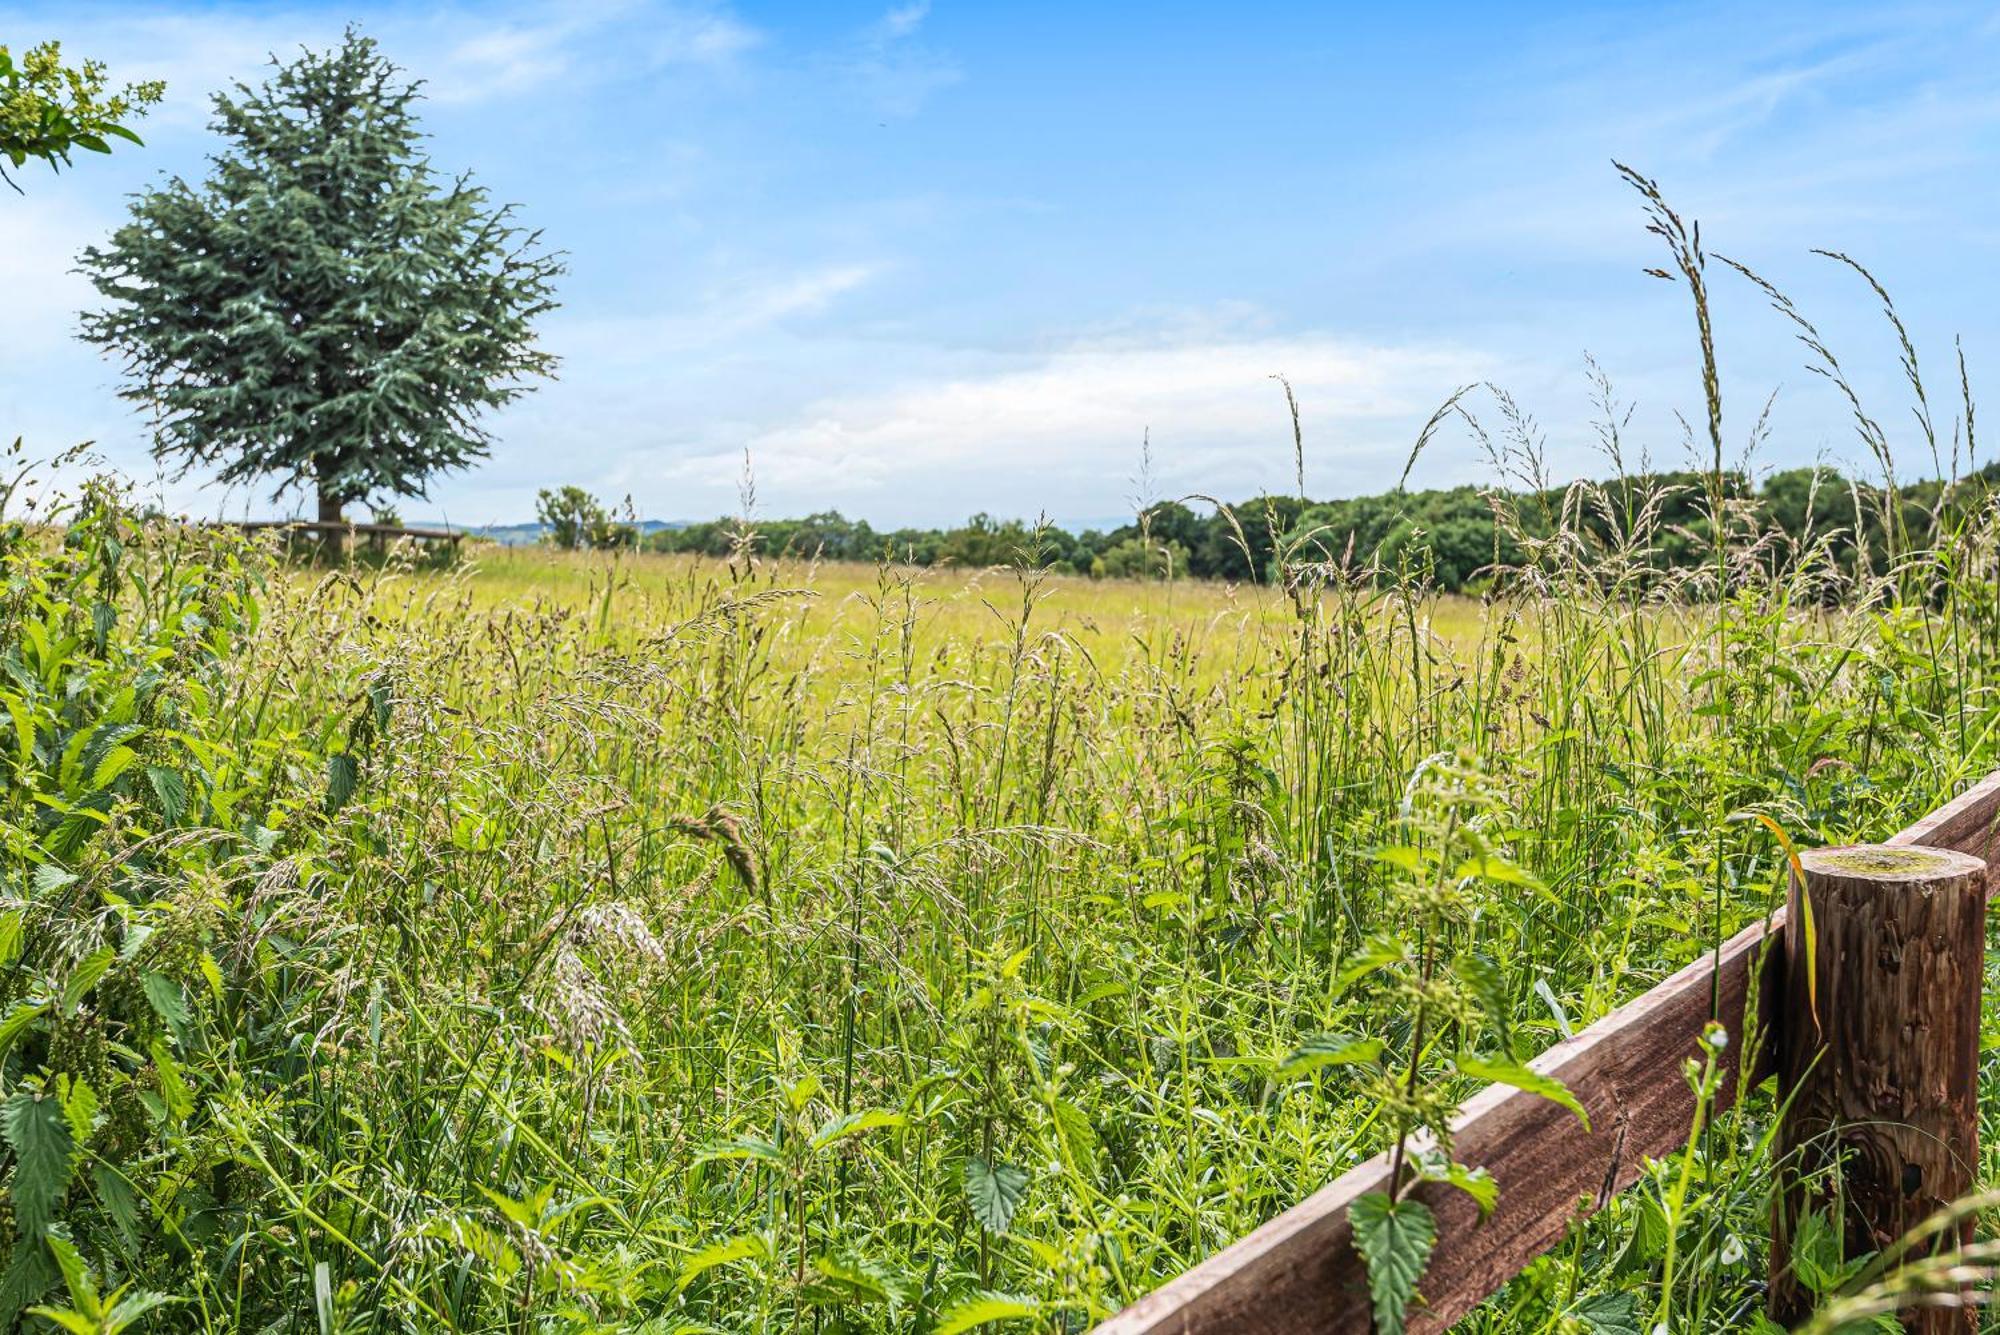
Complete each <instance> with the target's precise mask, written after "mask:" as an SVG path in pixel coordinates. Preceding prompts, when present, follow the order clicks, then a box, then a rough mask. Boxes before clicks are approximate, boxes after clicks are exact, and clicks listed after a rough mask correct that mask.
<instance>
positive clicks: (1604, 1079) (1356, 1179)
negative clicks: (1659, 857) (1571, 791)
mask: <svg viewBox="0 0 2000 1335" xmlns="http://www.w3.org/2000/svg"><path fill="white" fill-rule="evenodd" d="M1996 823H2000V773H1995V774H1993V775H1990V776H1988V777H1987V778H1986V779H1985V780H1984V781H1983V782H1981V783H1980V784H1978V785H1977V786H1976V787H1974V788H1972V789H1971V790H1969V791H1968V792H1966V793H1965V794H1964V795H1962V796H1961V797H1959V798H1957V799H1956V800H1954V801H1952V802H1950V803H1948V804H1947V805H1945V806H1943V807H1940V808H1939V809H1938V810H1936V811H1934V812H1932V813H1931V814H1930V815H1928V816H1925V817H1924V818H1923V819H1921V820H1919V821H1917V822H1916V823H1915V824H1913V825H1911V826H1910V827H1909V828H1907V829H1905V830H1903V831H1901V832H1900V833H1898V834H1897V835H1895V836H1894V837H1892V838H1891V839H1890V840H1888V842H1889V843H1891V844H1899V845H1917V846H1920V847H1925V848H1943V849H1950V850H1952V851H1955V852H1960V853H1969V854H1971V855H1972V856H1974V857H1977V858H1980V859H1982V860H1984V861H1986V862H1987V863H1989V865H1990V864H1991V863H1992V862H1993V861H1994V860H1995V859H1994V857H1993V856H1992V855H1993V854H1994V853H1996V852H2000V846H1996V843H1995V829H1996ZM1986 888H1987V893H1988V894H1989V895H1990V894H1991V893H1992V891H1993V888H1994V886H1993V881H1992V874H1991V873H1989V879H1988V884H1987V887H1986ZM1783 921H1784V915H1783V912H1782V910H1781V911H1780V912H1779V913H1778V914H1777V915H1776V916H1775V917H1774V919H1773V920H1772V921H1771V922H1770V923H1769V924H1766V923H1763V922H1759V923H1757V924H1755V925H1754V926H1752V927H1750V928H1747V929H1746V930H1744V931H1743V932H1741V933H1739V934H1738V935H1737V936H1735V937H1734V938H1732V939H1731V940H1730V941H1728V942H1726V943H1725V944H1724V945H1723V946H1722V948H1721V950H1720V951H1719V952H1711V953H1709V954H1706V955H1704V956H1703V957H1702V958H1701V959H1700V960H1698V961H1696V962H1695V963H1693V964H1690V965H1688V966H1687V967H1686V968H1685V969H1682V970H1681V971H1680V972H1679V973H1676V974H1674V975H1673V976H1672V977H1670V978H1668V979H1667V980H1666V981H1665V982H1663V983H1661V984H1660V985H1659V986H1658V987H1655V988H1654V989H1653V990H1652V991H1650V992H1648V993H1646V994H1645V995H1644V996H1642V997H1640V998H1638V999H1637V1000H1635V1001H1632V1002H1630V1003H1628V1004H1626V1005H1624V1006H1621V1007H1619V1008H1618V1009H1617V1010H1615V1011H1613V1012H1611V1013H1610V1014H1609V1015H1606V1016H1605V1017H1604V1018H1603V1019H1601V1020H1599V1021H1597V1023H1595V1024H1593V1025H1591V1026H1589V1027H1588V1028H1587V1029H1584V1030H1583V1031H1582V1032H1580V1033H1578V1034H1577V1035H1576V1036H1575V1037H1573V1038H1569V1039H1565V1040H1564V1041H1562V1042H1561V1043H1558V1044H1556V1045H1555V1046H1554V1047H1552V1048H1550V1049H1549V1050H1548V1051H1546V1052H1544V1053H1543V1054H1542V1055H1541V1056H1539V1057H1537V1058H1536V1059H1535V1060H1534V1061H1532V1062H1531V1063H1529V1065H1530V1066H1532V1067H1533V1068H1534V1069H1535V1070H1537V1071H1540V1072H1542V1073H1543V1074H1545V1075H1550V1076H1554V1077H1555V1078H1556V1079H1558V1080H1560V1081H1562V1082H1563V1084H1565V1085H1567V1086H1568V1087H1569V1089H1570V1092H1571V1093H1573V1094H1575V1095H1576V1097H1577V1099H1578V1100H1579V1101H1580V1102H1581V1103H1582V1104H1583V1106H1584V1108H1585V1109H1586V1110H1587V1111H1588V1112H1589V1114H1590V1125H1589V1127H1588V1128H1586V1127H1585V1126H1584V1125H1583V1124H1582V1123H1581V1122H1579V1121H1578V1120H1577V1119H1576V1118H1575V1117H1574V1116H1573V1115H1572V1114H1571V1113H1569V1112H1568V1111H1566V1110H1565V1109H1563V1108H1561V1107H1559V1106H1557V1105H1556V1104H1553V1103H1551V1102H1549V1101H1548V1100H1546V1099H1542V1098H1538V1097H1535V1096H1533V1095H1529V1094H1524V1093H1522V1092H1520V1091H1518V1090H1515V1089H1511V1088H1507V1087H1505V1086H1499V1085H1495V1086H1492V1087H1490V1088H1488V1089H1486V1090H1484V1091H1483V1092H1481V1093H1480V1094H1478V1095H1476V1096H1475V1097H1473V1098H1472V1099H1471V1101H1469V1102H1468V1103H1467V1104H1466V1105H1465V1107H1464V1108H1463V1109H1462V1110H1461V1111H1460V1112H1459V1115H1458V1117H1457V1118H1456V1119H1455V1121H1454V1123H1453V1128H1454V1129H1453V1140H1454V1150H1455V1154H1456V1157H1457V1158H1458V1159H1459V1160H1460V1161H1461V1162H1463V1163H1465V1164H1467V1165H1469V1166H1473V1167H1483V1168H1485V1169H1486V1170H1487V1171H1489V1172H1490V1173H1492V1175H1493V1177H1494V1180H1495V1181H1496V1182H1497V1183H1498V1184H1499V1187H1500V1203H1499V1205H1498V1207H1497V1208H1496V1209H1495V1211H1494V1213H1493V1216H1492V1217H1491V1218H1490V1219H1488V1220H1486V1221H1485V1222H1484V1223H1482V1222H1481V1221H1480V1219H1479V1216H1478V1211H1477V1209H1476V1208H1475V1206H1474V1205H1473V1203H1472V1202H1471V1200H1470V1199H1468V1198H1467V1197H1466V1196H1465V1194H1464V1193H1462V1192H1459V1191H1455V1190H1452V1189H1450V1188H1446V1187H1443V1186H1440V1185H1438V1184H1435V1183H1426V1184H1423V1185H1420V1186H1418V1187H1416V1188H1415V1189H1414V1192H1413V1194H1414V1196H1415V1197H1416V1198H1417V1199H1420V1200H1422V1201H1423V1202H1424V1203H1425V1204H1427V1205H1428V1206H1430V1208H1431V1210H1432V1211H1433V1212H1434V1213H1435V1214H1436V1216H1437V1225H1438V1238H1437V1246H1436V1249H1435V1251H1434V1252H1433V1253H1432V1256H1431V1261H1430V1266H1429V1268H1428V1270H1427V1271H1426V1274H1425V1277H1424V1282H1423V1285H1422V1293H1423V1298H1424V1304H1423V1305H1422V1306H1421V1307H1418V1308H1414V1309H1413V1310H1412V1312H1411V1314H1410V1319H1409V1329H1410V1330H1411V1331H1412V1332H1417V1333H1423V1332H1434V1331H1441V1330H1444V1329H1445V1328H1446V1327H1448V1326H1450V1325H1451V1323H1452V1322H1454V1321H1456V1320H1458V1318H1460V1317H1462V1316H1464V1315H1465V1314H1466V1313H1467V1312H1469V1311H1471V1310H1472V1308H1473V1307H1475V1306H1476V1305H1478V1304H1479V1303H1480V1302H1481V1301H1482V1300H1483V1299H1485V1298H1486V1297H1487V1296H1489V1295H1490V1294H1492V1293H1493V1292H1494V1291H1495V1290H1497V1289H1499V1288H1500V1286H1501V1285H1503V1284H1505V1283H1506V1282H1507V1281H1508V1280H1509V1279H1511V1278H1512V1277H1513V1276H1514V1275H1516V1274H1518V1273H1520V1271H1521V1269H1522V1268H1523V1267H1524V1266H1526V1265H1527V1264H1528V1262H1530V1261H1532V1260H1533V1259H1534V1258H1535V1257H1537V1256H1539V1255H1541V1254H1542V1253H1543V1252H1545V1251H1547V1250H1548V1249H1549V1248H1550V1247H1552V1246H1554V1245H1555V1244H1556V1243H1558V1242H1560V1241H1561V1240H1562V1238H1563V1237H1564V1235H1565V1234H1566V1233H1567V1231H1568V1230H1569V1228H1570V1225H1571V1224H1572V1223H1573V1222H1574V1221H1576V1220H1577V1219H1579V1218H1582V1217H1585V1216H1587V1215H1589V1214H1591V1213H1593V1212H1594V1211H1596V1210H1598V1209H1601V1208H1602V1207H1603V1206H1604V1204H1605V1202H1606V1201H1607V1200H1608V1199H1609V1198H1610V1196H1611V1195H1612V1194H1613V1193H1615V1192H1618V1191H1622V1190H1623V1189H1624V1188H1626V1187H1628V1186H1630V1185H1631V1184H1632V1183H1633V1182H1634V1181H1635V1180H1637V1178H1638V1176H1639V1173H1640V1169H1641V1166H1642V1163H1643V1161H1644V1160H1646V1159H1648V1158H1660V1157H1663V1156H1665V1155H1668V1154H1671V1153H1673V1152H1674V1151H1676V1150H1678V1149H1679V1148H1681V1147H1682V1146H1683V1145H1685V1144H1686V1143H1687V1138H1688V1131H1689V1127H1690V1124H1691V1121H1692V1119H1693V1115H1694V1095H1693V1091H1691V1090H1690V1089H1689V1088H1688V1085H1687V1082H1686V1081H1685V1080H1683V1079H1682V1078H1681V1067H1682V1065H1683V1063H1684V1062H1685V1061H1686V1059H1687V1058H1689V1057H1692V1056H1697V1055H1699V1051H1700V1044H1701V1038H1702V1031H1703V1028H1704V1027H1705V1026H1706V1024H1707V1023H1708V1020H1709V1018H1710V1016H1711V1014H1713V1015H1714V1016H1715V1017H1716V1018H1719V1019H1720V1020H1721V1022H1722V1024H1723V1025H1724V1026H1725V1027H1726V1028H1727V1029H1728V1031H1729V1035H1730V1039H1731V1041H1732V1042H1736V1041H1740V1040H1741V1039H1742V1037H1743V1021H1744V1012H1745V1002H1746V1001H1747V1000H1748V991H1749V985H1750V980H1751V977H1752V975H1753V973H1754V974H1756V975H1757V976H1759V977H1760V978H1761V979H1762V980H1763V985H1764V989H1765V993H1766V995H1765V996H1764V997H1762V998H1760V1007H1759V1010H1758V1011H1757V1014H1759V1015H1761V1016H1767V1017H1768V1016H1770V1015H1772V1014H1773V1013H1774V1001H1775V988H1776V986H1777V984H1778V980H1779V976H1780V975H1781V974H1782V972H1783V970H1782V969H1779V968H1775V967H1767V968H1764V969H1762V970H1757V969H1754V968H1753V965H1754V964H1755V962H1756V961H1757V959H1758V958H1759V956H1760V954H1761V953H1762V952H1764V951H1765V950H1766V949H1767V948H1769V949H1774V950H1775V949H1781V948H1782V941H1783V937H1782V931H1781V929H1782V927H1783ZM1767 943H1768V946H1767ZM1729 1065H1730V1067H1731V1077H1730V1078H1729V1079H1728V1080H1727V1081H1726V1082H1725V1084H1724V1086H1723V1089H1722V1091H1721V1096H1720V1103H1719V1105H1718V1106H1719V1107H1725V1108H1726V1107H1728V1106H1729V1105H1730V1104H1732V1103H1733V1102H1734V1101H1735V1098H1736V1094H1737V1090H1736V1088H1735V1084H1736V1082H1735V1079H1734V1068H1735V1066H1736V1065H1737V1063H1735V1062H1733V1061H1732V1062H1730V1063H1729ZM1769 1069H1770V1063H1769V1059H1768V1057H1767V1056H1765V1057H1760V1065H1759V1067H1758V1071H1759V1074H1760V1075H1761V1074H1762V1073H1764V1072H1768V1070H1769ZM1388 1186H1389V1159H1388V1155H1387V1154H1386V1153H1385V1154H1381V1155H1377V1156H1376V1157H1375V1158H1373V1159H1370V1160H1369V1161H1368V1162H1366V1163H1364V1164H1361V1165H1359V1166H1357V1167H1356V1168H1354V1169H1353V1170H1351V1171H1349V1172H1348V1173H1346V1174H1343V1175H1342V1176H1341V1177H1339V1178H1338V1179H1336V1180H1335V1181H1333V1182H1331V1183H1329V1184H1327V1185H1326V1186H1324V1187H1322V1188H1321V1189H1320V1190H1318V1191H1317V1192H1314V1193H1313V1194H1312V1195H1311V1196H1309V1197H1307V1198H1306V1199H1305V1200H1303V1201H1301V1202H1300V1203H1299V1204H1297V1205H1295V1206H1293V1207H1292V1208H1291V1209H1289V1210H1287V1211H1285V1212H1284V1213H1283V1214H1281V1215H1279V1216H1278V1217H1277V1218H1275V1219H1273V1220H1271V1221H1270V1222H1269V1223H1267V1224H1265V1225H1264V1226H1263V1227H1261V1228H1259V1229H1257V1230H1256V1231H1255V1232H1252V1233H1250V1234H1249V1235H1247V1236H1246V1237H1243V1238H1241V1239H1239V1240H1238V1241H1237V1242H1235V1243H1233V1244H1231V1245H1230V1246H1229V1247H1226V1248H1224V1249H1223V1250H1222V1251H1220V1252H1217V1253H1216V1254H1215V1255H1214V1256H1211V1257H1209V1258H1208V1259H1207V1260H1205V1261H1203V1262H1201V1263H1200V1264H1198V1265H1196V1266H1195V1267H1194V1268H1193V1269H1191V1270H1188V1271H1185V1272H1184V1273H1182V1274H1181V1275H1179V1276H1178V1277H1176V1278H1175V1279H1172V1280H1170V1281H1168V1282H1167V1283H1166V1284H1165V1285H1163V1286H1161V1287H1160V1288H1159V1289H1156V1290H1154V1291H1153V1292H1152V1293H1150V1294H1148V1295H1147V1296H1146V1297H1144V1298H1141V1299H1140V1300H1139V1301H1138V1302H1136V1303H1134V1304H1133V1305H1132V1306H1130V1307H1128V1308H1126V1309H1125V1310H1124V1311H1122V1312H1120V1313H1118V1315H1116V1316H1114V1317H1112V1318H1110V1319H1109V1320H1107V1321H1105V1322H1103V1323H1102V1324H1101V1325H1099V1326H1098V1327H1097V1332H1098V1335H1197V1333H1202V1335H1206V1333H1207V1332H1217V1333H1219V1332H1224V1331H1240V1332H1246V1333H1248V1335H1307V1333H1308V1332H1339V1333H1340V1335H1358V1333H1361V1332H1366V1331H1368V1330H1369V1328H1370V1316H1369V1305H1368V1290H1367V1276H1366V1272H1365V1271H1364V1269H1363V1267H1362V1264H1361V1258H1360V1257H1359V1255H1357V1254H1356V1252H1355V1250H1354V1245H1353V1241H1354V1240H1353V1233H1352V1230H1351V1229H1350V1228H1349V1226H1348V1221H1347V1210H1348V1206H1350V1205H1351V1204H1353V1202H1354V1200H1355V1199H1356V1198H1357V1197H1359V1196H1362V1195H1365V1194H1366V1193H1368V1192H1371V1191H1384V1190H1387V1188H1388Z"/></svg>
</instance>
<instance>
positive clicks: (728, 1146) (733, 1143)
mask: <svg viewBox="0 0 2000 1335" xmlns="http://www.w3.org/2000/svg"><path fill="white" fill-rule="evenodd" d="M778 1157H779V1156H778V1147H777V1146H776V1145H773V1144H772V1143H771V1142H770V1141H768V1140H759V1139H758V1138H757V1137H755V1136H738V1137H737V1138H736V1139H734V1140H727V1141H724V1142H723V1143H721V1144H720V1145H710V1146H708V1147H707V1148H706V1149H703V1150H702V1151H701V1152H700V1153H698V1154H696V1155H695V1156H694V1161H695V1162H696V1163H707V1162H709V1161H710V1160H712V1159H776V1158H778Z"/></svg>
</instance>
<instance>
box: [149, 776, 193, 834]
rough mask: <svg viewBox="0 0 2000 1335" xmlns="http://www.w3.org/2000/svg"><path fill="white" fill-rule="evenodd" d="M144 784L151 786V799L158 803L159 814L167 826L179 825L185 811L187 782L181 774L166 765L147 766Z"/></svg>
mask: <svg viewBox="0 0 2000 1335" xmlns="http://www.w3.org/2000/svg"><path fill="white" fill-rule="evenodd" d="M146 782H147V783H148V784H150V785H151V786H152V789H153V797H154V799H155V800H157V801H158V802H159V804H160V814H161V815H162V816H163V817H165V818H166V822H167V824H169V825H179V824H180V823H181V816H182V815H184V814H185V813H186V811H187V780H186V779H185V778H184V777H182V775H181V772H180V771H179V770H177V769H174V768H172V767H171V766H168V765H148V766H146Z"/></svg>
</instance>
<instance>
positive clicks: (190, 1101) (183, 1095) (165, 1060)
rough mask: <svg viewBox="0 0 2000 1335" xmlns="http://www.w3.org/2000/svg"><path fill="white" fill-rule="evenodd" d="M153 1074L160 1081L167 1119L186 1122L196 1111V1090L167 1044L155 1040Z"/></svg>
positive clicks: (162, 1106)
mask: <svg viewBox="0 0 2000 1335" xmlns="http://www.w3.org/2000/svg"><path fill="white" fill-rule="evenodd" d="M152 1055H153V1075H154V1078H155V1079H157V1080H158V1081H159V1083H160V1106H161V1109H162V1111H163V1112H164V1113H165V1114H166V1120H167V1121H169V1122H171V1123H174V1124H176V1125H178V1124H179V1123H181V1122H185V1121H186V1120H187V1119H188V1116H189V1115H190V1114H191V1113H193V1112H194V1091H193V1090H191V1089H189V1088H188V1083H187V1077H186V1076H184V1075H182V1074H181V1068H180V1064H179V1063H178V1062H176V1061H175V1060H174V1057H173V1054H172V1053H170V1052H168V1051H167V1045H166V1044H164V1043H161V1042H158V1041H155V1042H154V1044H153V1046H152Z"/></svg>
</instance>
